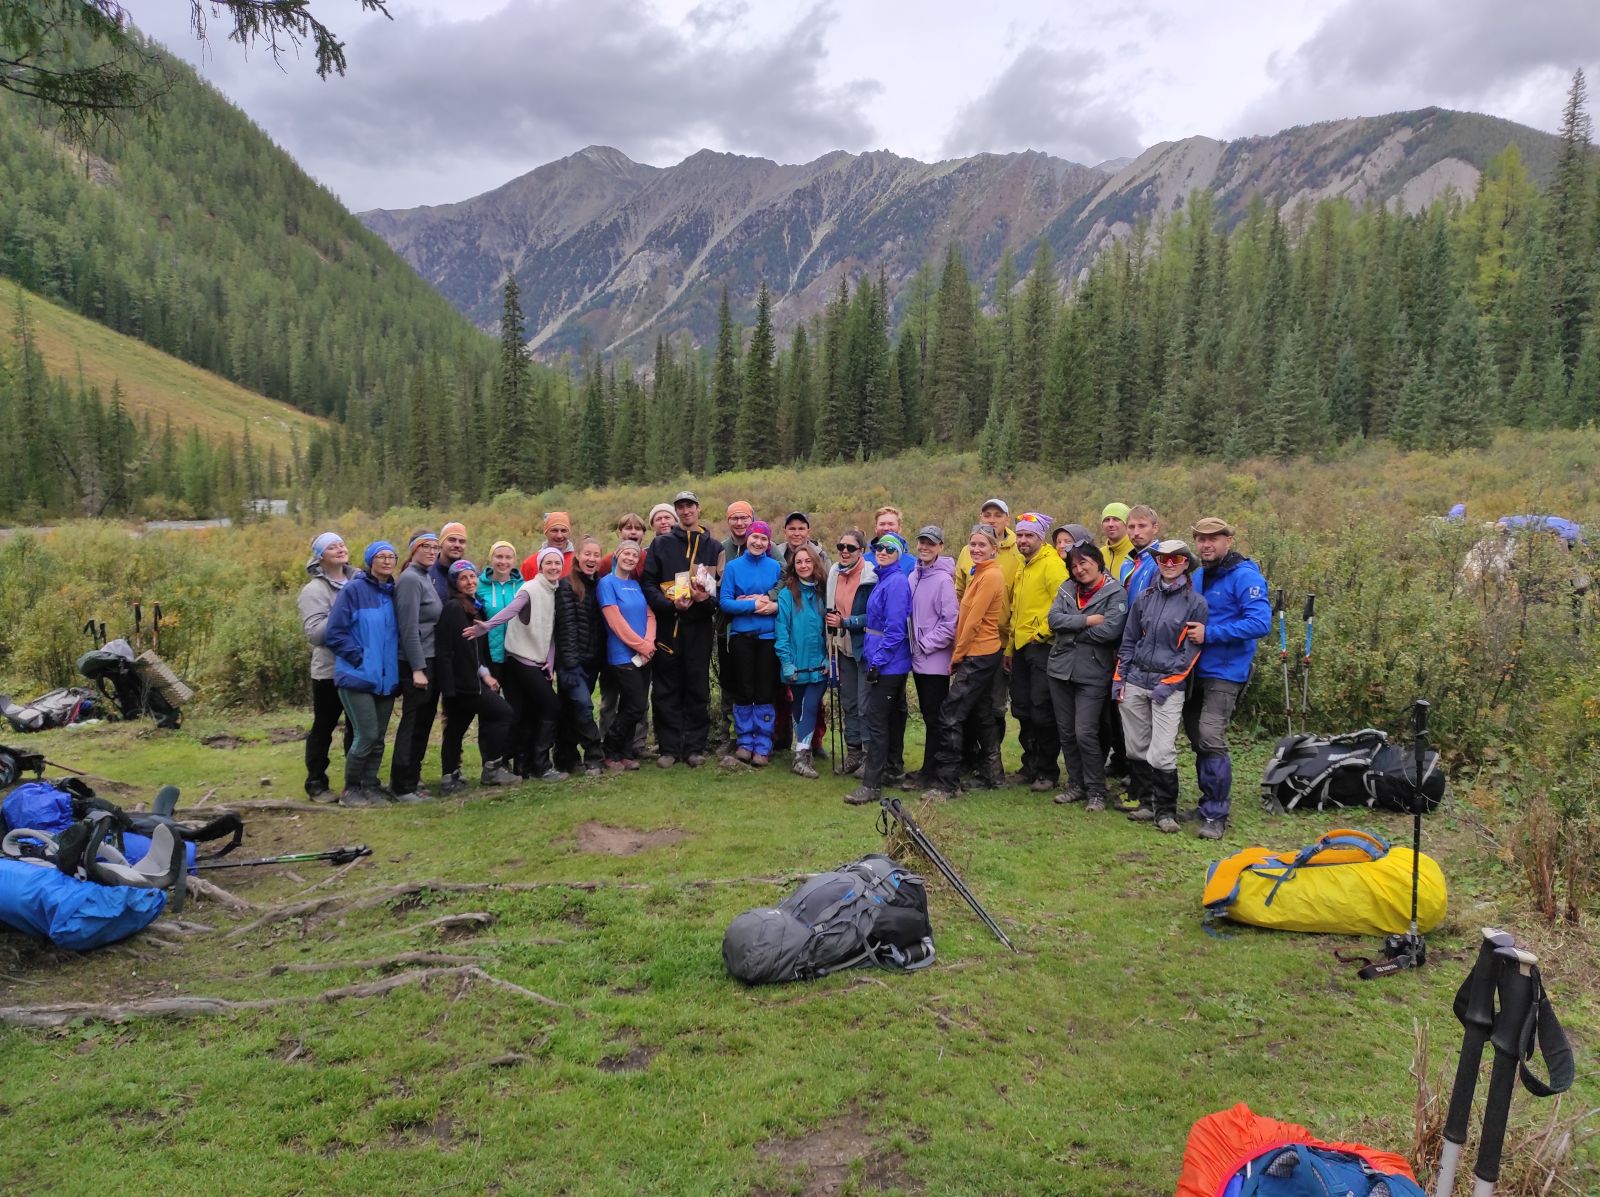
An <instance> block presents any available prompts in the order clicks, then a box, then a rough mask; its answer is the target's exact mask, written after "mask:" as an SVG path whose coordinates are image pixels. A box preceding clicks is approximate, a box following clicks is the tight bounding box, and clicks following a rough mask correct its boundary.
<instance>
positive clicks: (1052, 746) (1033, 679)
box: [1006, 511, 1067, 794]
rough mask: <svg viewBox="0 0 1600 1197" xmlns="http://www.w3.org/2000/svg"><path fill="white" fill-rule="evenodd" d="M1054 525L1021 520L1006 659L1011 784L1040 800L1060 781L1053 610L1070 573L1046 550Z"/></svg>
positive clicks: (1028, 516)
mask: <svg viewBox="0 0 1600 1197" xmlns="http://www.w3.org/2000/svg"><path fill="white" fill-rule="evenodd" d="M1054 522H1055V521H1054V520H1052V519H1051V518H1050V517H1049V516H1048V515H1044V514H1043V513H1041V512H1037V511H1029V512H1025V513H1024V514H1023V515H1022V517H1021V518H1020V519H1018V520H1017V531H1016V537H1017V550H1018V552H1020V553H1021V554H1022V568H1021V569H1020V570H1018V571H1017V576H1016V580H1015V581H1014V582H1012V584H1011V621H1010V625H1009V637H1010V638H1009V639H1008V640H1007V641H1006V653H1007V656H1008V657H1009V658H1010V661H1011V671H1010V673H1011V713H1012V714H1013V715H1015V716H1016V717H1017V725H1018V730H1017V738H1018V740H1019V741H1021V743H1022V768H1021V770H1020V771H1019V772H1018V773H1017V774H1016V775H1015V776H1013V777H1011V778H1010V779H1009V780H1010V781H1011V782H1012V783H1013V784H1015V785H1025V786H1028V787H1029V788H1031V789H1032V790H1033V792H1034V793H1036V794H1051V793H1054V792H1055V790H1056V788H1057V786H1058V785H1059V783H1060V780H1061V773H1060V770H1059V769H1058V768H1057V765H1056V758H1057V756H1058V755H1059V754H1060V751H1061V744H1060V741H1059V739H1058V737H1057V735H1056V710H1055V704H1054V703H1053V702H1052V701H1051V698H1050V674H1049V672H1048V668H1047V666H1048V662H1049V660H1050V644H1051V642H1052V641H1053V640H1054V639H1055V633H1054V632H1052V631H1051V630H1050V606H1051V604H1052V603H1054V602H1055V598H1056V592H1057V591H1059V590H1060V589H1061V584H1062V583H1063V582H1065V581H1066V580H1067V567H1066V564H1065V563H1064V562H1063V561H1062V560H1061V558H1060V557H1059V556H1058V555H1057V554H1056V552H1055V551H1054V550H1053V549H1051V548H1049V547H1048V543H1047V541H1046V537H1048V536H1049V535H1050V527H1051V525H1052V524H1053V523H1054Z"/></svg>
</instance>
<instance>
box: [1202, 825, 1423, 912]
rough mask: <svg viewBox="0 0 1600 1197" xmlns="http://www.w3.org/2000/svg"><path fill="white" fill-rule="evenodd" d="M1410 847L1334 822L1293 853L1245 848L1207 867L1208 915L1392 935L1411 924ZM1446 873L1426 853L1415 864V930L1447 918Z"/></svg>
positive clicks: (1203, 898)
mask: <svg viewBox="0 0 1600 1197" xmlns="http://www.w3.org/2000/svg"><path fill="white" fill-rule="evenodd" d="M1411 860H1412V855H1411V849H1410V848H1404V847H1390V845H1389V842H1388V841H1387V840H1385V839H1383V838H1382V837H1381V836H1376V835H1373V834H1372V833H1371V832H1368V831H1356V830H1353V829H1351V828H1344V827H1341V828H1338V829H1336V830H1334V831H1330V832H1328V834H1327V835H1325V836H1323V837H1322V838H1321V839H1320V840H1318V841H1317V842H1316V843H1314V844H1308V845H1306V846H1305V847H1304V848H1301V849H1300V850H1299V851H1298V852H1274V851H1272V850H1271V849H1270V848H1245V849H1243V850H1242V851H1239V852H1235V853H1234V854H1233V855H1232V856H1230V857H1228V858H1227V859H1226V860H1219V861H1213V862H1212V864H1211V866H1210V868H1209V869H1207V870H1206V886H1205V892H1204V894H1203V895H1202V897H1201V902H1202V903H1203V904H1204V906H1205V909H1206V913H1207V915H1209V916H1211V917H1215V918H1230V919H1232V920H1234V921H1235V922H1238V923H1249V924H1251V925H1252V926H1256V927H1271V928H1273V929H1275V930H1278V931H1325V932H1330V933H1332V934H1335V935H1395V934H1399V933H1400V932H1402V931H1406V930H1408V929H1409V928H1410V926H1411ZM1446 904H1447V894H1446V891H1445V884H1444V873H1443V872H1441V871H1440V869H1439V865H1438V864H1437V863H1436V862H1435V861H1434V859H1433V858H1432V857H1431V856H1427V855H1423V856H1422V857H1421V858H1420V859H1419V862H1418V869H1417V930H1418V931H1421V932H1427V931H1432V930H1433V929H1434V928H1435V927H1437V926H1438V925H1439V924H1440V923H1441V922H1443V921H1444V915H1445V909H1446Z"/></svg>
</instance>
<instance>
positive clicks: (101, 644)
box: [99, 619, 106, 648]
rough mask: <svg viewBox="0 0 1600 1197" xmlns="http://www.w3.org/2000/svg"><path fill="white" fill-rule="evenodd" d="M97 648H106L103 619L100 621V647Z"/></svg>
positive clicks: (104, 622)
mask: <svg viewBox="0 0 1600 1197" xmlns="http://www.w3.org/2000/svg"><path fill="white" fill-rule="evenodd" d="M99 646H100V647H101V648H104V647H105V646H106V621H105V620H103V619H102V620H101V621H100V645H99Z"/></svg>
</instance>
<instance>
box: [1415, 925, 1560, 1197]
mask: <svg viewBox="0 0 1600 1197" xmlns="http://www.w3.org/2000/svg"><path fill="white" fill-rule="evenodd" d="M1454 1011H1455V1016H1456V1018H1457V1019H1458V1020H1460V1022H1461V1026H1462V1039H1461V1056H1460V1058H1459V1059H1458V1060H1457V1062H1456V1076H1455V1084H1454V1086H1453V1087H1452V1088H1451V1090H1450V1106H1449V1109H1448V1110H1447V1112H1446V1114H1445V1121H1444V1146H1443V1147H1442V1148H1441V1149H1440V1152H1439V1170H1438V1173H1437V1177H1436V1179H1435V1181H1434V1187H1433V1197H1451V1194H1452V1193H1453V1192H1454V1191H1455V1185H1456V1171H1457V1169H1458V1167H1459V1165H1460V1163H1461V1156H1462V1154H1463V1151H1464V1149H1465V1147H1466V1143H1467V1124H1468V1122H1469V1121H1470V1120H1471V1117H1472V1099H1473V1097H1474V1096H1475V1094H1476V1092H1477V1087H1478V1073H1479V1070H1480V1069H1481V1067H1482V1063H1483V1049H1484V1047H1485V1046H1486V1045H1488V1046H1492V1047H1493V1048H1494V1064H1493V1065H1492V1067H1491V1068H1490V1071H1489V1090H1488V1093H1487V1095H1486V1097H1485V1099H1484V1109H1483V1129H1482V1131H1481V1132H1480V1133H1479V1136H1478V1154H1477V1158H1476V1160H1475V1161H1474V1163H1473V1169H1472V1175H1473V1178H1474V1184H1473V1187H1472V1197H1491V1194H1493V1192H1494V1188H1495V1185H1496V1184H1498V1183H1499V1180H1500V1163H1501V1156H1502V1153H1503V1150H1504V1147H1505V1137H1506V1120H1507V1118H1508V1116H1509V1115H1510V1113H1511V1099H1512V1097H1513V1095H1514V1094H1515V1092H1516V1087H1517V1078H1518V1076H1519V1074H1520V1076H1521V1079H1522V1086H1523V1088H1525V1089H1527V1091H1528V1092H1529V1093H1531V1094H1533V1095H1534V1096H1535V1097H1553V1096H1555V1095H1556V1094H1558V1093H1565V1092H1566V1091H1567V1090H1568V1089H1570V1088H1571V1087H1572V1082H1573V1079H1574V1077H1575V1073H1576V1070H1575V1067H1574V1064H1573V1059H1572V1047H1571V1045H1570V1044H1569V1043H1568V1042H1567V1036H1566V1032H1564V1031H1563V1030H1562V1029H1561V1023H1560V1022H1559V1021H1558V1020H1557V1019H1556V1015H1555V1011H1554V1009H1553V1008H1552V1007H1551V1005H1550V995H1549V994H1548V993H1546V992H1545V988H1544V982H1543V979H1542V978H1541V977H1540V976H1539V958H1538V957H1537V956H1535V955H1534V954H1533V953H1532V952H1529V951H1525V950H1523V949H1522V948H1519V947H1517V944H1516V938H1515V937H1514V936H1513V935H1511V934H1510V933H1509V932H1506V931H1499V930H1496V929H1494V928H1492V927H1485V928H1484V929H1483V942H1482V943H1480V944H1479V945H1478V958H1477V960H1476V961H1475V962H1474V963H1473V965H1472V971H1471V972H1470V973H1468V974H1467V978H1466V980H1465V981H1463V982H1462V983H1461V988H1460V989H1458V990H1457V991H1456V998H1455V1003H1454ZM1535 1050H1537V1051H1538V1053H1539V1055H1540V1056H1541V1057H1543V1059H1544V1065H1545V1068H1546V1069H1547V1070H1548V1073H1549V1079H1548V1080H1541V1079H1540V1078H1539V1077H1538V1076H1536V1075H1535V1074H1534V1073H1533V1071H1532V1070H1531V1069H1529V1067H1528V1061H1530V1060H1532V1059H1533V1053H1534V1051H1535Z"/></svg>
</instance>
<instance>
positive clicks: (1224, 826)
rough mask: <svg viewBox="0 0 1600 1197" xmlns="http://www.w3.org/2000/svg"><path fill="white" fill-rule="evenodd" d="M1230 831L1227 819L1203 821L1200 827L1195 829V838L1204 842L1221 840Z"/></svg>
mask: <svg viewBox="0 0 1600 1197" xmlns="http://www.w3.org/2000/svg"><path fill="white" fill-rule="evenodd" d="M1227 830H1228V821H1227V820H1226V819H1202V820H1200V826H1199V827H1197V828H1195V833H1194V834H1195V838H1196V839H1202V840H1220V839H1221V838H1222V836H1223V834H1224V833H1225V832H1226V831H1227Z"/></svg>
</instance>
